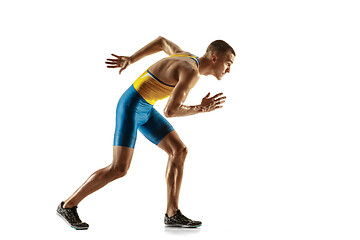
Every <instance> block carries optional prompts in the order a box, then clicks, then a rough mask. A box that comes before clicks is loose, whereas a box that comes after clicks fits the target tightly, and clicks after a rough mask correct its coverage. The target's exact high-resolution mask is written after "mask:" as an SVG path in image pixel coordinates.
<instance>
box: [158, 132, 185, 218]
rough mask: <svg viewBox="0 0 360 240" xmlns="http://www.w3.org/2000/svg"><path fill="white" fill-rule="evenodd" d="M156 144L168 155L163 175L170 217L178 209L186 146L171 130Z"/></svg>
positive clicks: (167, 211)
mask: <svg viewBox="0 0 360 240" xmlns="http://www.w3.org/2000/svg"><path fill="white" fill-rule="evenodd" d="M158 146H159V147H160V148H161V149H163V150H164V151H165V152H166V153H167V154H168V155H169V160H168V164H167V167H166V175H165V178H166V184H167V210H166V213H167V214H168V216H169V217H171V216H173V215H175V213H176V211H177V210H178V209H179V206H178V203H179V194H180V187H181V181H182V176H183V169H184V162H185V158H186V154H187V148H186V146H185V145H184V143H183V142H182V141H181V140H180V137H179V135H178V134H177V133H176V131H172V132H170V133H169V134H168V135H166V136H165V137H164V138H163V139H162V140H161V142H160V143H159V144H158Z"/></svg>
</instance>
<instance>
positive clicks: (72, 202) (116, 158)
mask: <svg viewBox="0 0 360 240" xmlns="http://www.w3.org/2000/svg"><path fill="white" fill-rule="evenodd" d="M133 153H134V149H133V148H129V147H122V146H114V147H113V162H112V163H111V164H110V165H109V166H107V167H105V168H102V169H99V170H97V171H96V172H94V173H93V174H92V175H91V176H90V177H89V178H88V179H87V180H86V181H85V182H84V183H83V184H82V185H81V186H80V187H79V188H78V189H77V190H76V191H75V192H74V193H73V194H72V195H71V196H70V197H69V198H68V199H67V200H66V201H65V203H64V206H63V207H64V208H72V207H74V206H77V205H78V204H79V203H80V202H81V200H83V199H84V198H85V197H86V196H88V195H89V194H91V193H93V192H95V191H97V190H99V189H100V188H102V187H104V186H105V185H106V184H108V183H109V182H111V181H113V180H115V179H118V178H120V177H123V176H125V175H126V173H127V170H128V169H129V167H130V163H131V159H132V156H133Z"/></svg>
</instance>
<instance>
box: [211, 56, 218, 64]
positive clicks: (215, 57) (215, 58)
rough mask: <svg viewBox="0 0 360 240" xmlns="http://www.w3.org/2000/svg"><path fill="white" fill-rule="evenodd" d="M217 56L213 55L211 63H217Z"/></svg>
mask: <svg viewBox="0 0 360 240" xmlns="http://www.w3.org/2000/svg"><path fill="white" fill-rule="evenodd" d="M216 60H217V56H216V55H215V54H213V55H211V61H212V62H216Z"/></svg>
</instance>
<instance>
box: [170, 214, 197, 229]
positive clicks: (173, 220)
mask: <svg viewBox="0 0 360 240" xmlns="http://www.w3.org/2000/svg"><path fill="white" fill-rule="evenodd" d="M164 223H165V225H166V226H169V227H184V228H196V227H200V226H201V224H202V223H201V222H200V221H194V220H191V219H189V218H187V217H185V216H184V215H183V214H182V213H181V212H180V210H177V212H176V214H175V215H174V216H172V217H169V216H168V215H167V213H166V214H165V218H164Z"/></svg>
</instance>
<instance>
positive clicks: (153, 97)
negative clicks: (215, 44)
mask: <svg viewBox="0 0 360 240" xmlns="http://www.w3.org/2000/svg"><path fill="white" fill-rule="evenodd" d="M170 57H188V58H191V59H193V60H194V61H195V62H196V64H197V66H199V60H198V59H197V57H195V56H192V55H180V54H179V55H172V56H170ZM133 86H134V88H135V90H136V91H137V92H138V93H139V94H140V95H141V96H142V97H143V98H144V99H145V100H146V101H147V102H148V103H150V104H151V105H154V104H155V102H156V101H157V100H161V99H164V98H167V97H169V96H170V94H171V92H172V91H173V89H174V87H175V86H173V85H170V84H167V83H165V82H163V81H161V80H160V79H159V78H157V77H156V76H155V75H154V74H152V73H151V72H150V71H149V70H146V71H145V72H144V73H143V74H141V76H140V77H138V79H136V80H135V82H134V83H133Z"/></svg>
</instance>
